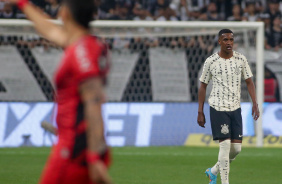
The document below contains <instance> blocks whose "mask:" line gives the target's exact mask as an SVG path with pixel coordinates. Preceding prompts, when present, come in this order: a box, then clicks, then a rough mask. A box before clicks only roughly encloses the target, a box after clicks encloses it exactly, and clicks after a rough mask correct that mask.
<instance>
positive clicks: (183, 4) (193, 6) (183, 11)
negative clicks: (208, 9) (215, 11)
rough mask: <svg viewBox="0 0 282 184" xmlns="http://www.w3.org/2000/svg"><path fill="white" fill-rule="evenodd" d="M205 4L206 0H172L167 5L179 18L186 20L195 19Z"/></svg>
mask: <svg viewBox="0 0 282 184" xmlns="http://www.w3.org/2000/svg"><path fill="white" fill-rule="evenodd" d="M207 4H208V3H207V2H206V0H172V1H171V3H170V5H169V6H170V8H171V9H172V10H174V11H175V12H176V15H177V16H178V17H179V19H180V20H182V21H187V20H197V19H198V18H199V16H200V15H201V10H202V9H204V8H205V6H206V5H207Z"/></svg>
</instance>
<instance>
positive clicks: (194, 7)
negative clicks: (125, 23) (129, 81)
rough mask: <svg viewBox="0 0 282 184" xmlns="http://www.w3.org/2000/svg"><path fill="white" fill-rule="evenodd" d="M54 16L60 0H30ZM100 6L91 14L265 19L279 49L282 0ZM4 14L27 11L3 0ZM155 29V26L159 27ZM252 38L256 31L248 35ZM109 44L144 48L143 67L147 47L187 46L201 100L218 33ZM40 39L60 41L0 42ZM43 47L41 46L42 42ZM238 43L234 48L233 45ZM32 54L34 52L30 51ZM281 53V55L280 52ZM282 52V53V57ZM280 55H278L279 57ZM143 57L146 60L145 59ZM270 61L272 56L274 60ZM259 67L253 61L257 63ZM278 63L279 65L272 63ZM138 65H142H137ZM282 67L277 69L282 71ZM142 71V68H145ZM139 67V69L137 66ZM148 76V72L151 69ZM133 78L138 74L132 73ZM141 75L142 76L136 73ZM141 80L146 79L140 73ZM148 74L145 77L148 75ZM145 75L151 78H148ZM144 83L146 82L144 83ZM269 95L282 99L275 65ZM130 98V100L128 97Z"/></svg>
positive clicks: (131, 1) (116, 0)
mask: <svg viewBox="0 0 282 184" xmlns="http://www.w3.org/2000/svg"><path fill="white" fill-rule="evenodd" d="M30 1H32V3H33V4H35V5H36V6H38V7H39V8H41V9H42V10H43V11H44V12H45V13H46V15H47V16H49V17H50V18H52V19H57V18H58V12H59V9H60V6H61V1H62V0H30ZM94 1H95V3H96V5H97V10H96V11H95V13H94V14H93V20H94V19H95V20H133V21H152V20H155V21H250V22H254V21H263V22H264V23H265V49H266V50H268V51H269V52H273V53H276V54H279V55H280V52H279V50H281V49H282V22H281V21H282V0H94ZM0 18H1V19H25V18H26V17H25V15H24V14H23V13H22V12H21V11H20V10H19V9H17V7H16V6H12V5H11V4H9V3H6V2H5V0H0ZM155 31H156V30H155ZM249 36H250V38H251V39H253V37H252V35H249ZM108 42H109V45H110V48H112V49H114V50H120V49H123V48H129V49H130V50H131V51H137V52H139V51H142V52H141V53H142V54H141V55H140V62H138V63H139V64H140V63H141V64H142V63H143V65H144V66H143V65H142V66H140V68H144V67H145V68H146V67H148V66H147V65H148V62H147V61H148V58H147V55H148V54H147V53H146V52H147V49H146V48H147V47H155V46H157V45H159V46H165V47H169V48H175V47H182V48H185V53H186V58H187V69H188V73H189V79H190V80H189V81H190V82H189V83H190V93H191V99H192V101H196V100H197V94H198V93H197V87H195V86H197V85H196V84H197V82H198V78H197V77H198V73H199V71H200V69H201V67H202V65H203V62H204V60H205V58H206V57H208V56H209V55H210V54H212V53H213V51H214V49H215V48H216V47H217V46H218V45H217V37H216V35H214V34H213V35H206V36H194V37H178V38H174V37H168V38H158V39H149V38H145V39H140V38H134V39H132V38H130V39H128V38H121V37H118V38H114V39H109V40H108ZM7 43H8V44H10V43H12V44H15V43H16V44H17V45H18V47H19V48H27V47H22V46H19V45H28V46H29V47H30V48H33V47H35V46H38V45H41V46H43V47H42V48H43V51H48V49H49V48H50V47H56V46H55V45H53V44H52V43H49V42H48V41H46V40H45V39H42V38H27V39H24V38H16V37H11V36H8V37H7V36H0V45H2V44H7ZM40 48H41V47H40ZM234 49H235V48H234ZM30 55H31V54H30ZM280 56H281V57H282V55H280ZM280 56H279V57H280ZM279 60H280V59H279ZM141 61H142V62H141ZM271 61H272V60H271ZM254 67H255V66H254ZM274 68H276V67H274ZM137 69H138V67H137ZM281 71H282V70H280V69H279V70H278V72H281ZM143 72H144V71H143ZM137 73H138V72H137ZM148 76H149V74H148ZM133 78H134V76H133ZM136 78H138V76H137V77H136ZM142 80H143V79H142ZM144 80H145V79H144ZM146 80H147V79H146ZM145 86H146V85H145ZM265 86H266V88H265V89H267V90H268V91H267V90H266V91H265V96H266V97H269V98H266V99H265V101H269V102H275V101H280V95H279V94H280V91H281V89H280V90H279V85H278V81H277V78H276V74H274V73H273V71H272V69H267V68H266V72H265ZM0 91H1V90H0ZM125 101H126V100H125ZM129 101H130V100H129Z"/></svg>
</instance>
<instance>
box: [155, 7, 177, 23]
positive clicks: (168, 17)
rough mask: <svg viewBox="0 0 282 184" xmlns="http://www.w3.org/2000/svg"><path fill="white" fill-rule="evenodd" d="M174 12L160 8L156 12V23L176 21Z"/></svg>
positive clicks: (167, 8) (166, 8)
mask: <svg viewBox="0 0 282 184" xmlns="http://www.w3.org/2000/svg"><path fill="white" fill-rule="evenodd" d="M175 15H176V14H175V12H174V11H173V10H172V9H171V8H169V7H161V8H159V10H158V18H157V19H156V21H178V19H177V17H176V16H175Z"/></svg>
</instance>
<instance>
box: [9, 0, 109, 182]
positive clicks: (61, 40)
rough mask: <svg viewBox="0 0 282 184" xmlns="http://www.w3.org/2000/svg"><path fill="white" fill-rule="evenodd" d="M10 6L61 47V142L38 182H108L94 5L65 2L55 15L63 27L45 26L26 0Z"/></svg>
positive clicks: (102, 58)
mask: <svg viewBox="0 0 282 184" xmlns="http://www.w3.org/2000/svg"><path fill="white" fill-rule="evenodd" d="M8 1H10V2H13V3H16V4H17V5H18V7H19V8H20V9H21V10H22V11H23V12H24V13H25V14H26V15H27V17H28V18H29V19H30V20H31V21H32V22H33V23H34V26H35V28H36V29H37V30H38V31H39V33H40V34H41V35H42V36H43V37H45V38H46V39H48V40H50V41H51V42H54V43H56V44H57V45H59V46H61V47H63V48H65V52H64V56H63V59H62V61H61V63H60V66H59V68H58V70H57V72H56V75H55V85H56V102H57V104H58V114H57V125H58V132H57V133H58V136H59V140H58V143H57V145H56V146H55V147H54V148H53V150H52V153H51V156H50V158H49V161H48V163H47V165H46V167H45V170H44V173H43V175H42V177H41V181H40V183H41V184H110V183H112V182H111V178H110V176H109V175H108V171H107V166H108V165H109V150H108V149H107V146H106V143H105V138H104V125H103V119H102V114H101V105H102V103H103V102H104V99H105V97H104V91H103V86H104V81H105V77H106V73H107V70H108V64H107V56H108V54H107V49H106V46H105V45H103V44H102V43H100V42H99V41H98V40H97V39H96V38H95V37H93V36H91V35H90V33H89V22H90V21H91V20H92V17H93V10H94V1H93V0H64V1H63V4H62V7H61V8H60V12H59V17H60V18H61V19H62V21H63V26H62V27H61V26H58V25H55V24H53V23H51V22H49V21H48V20H47V19H46V17H45V16H44V15H43V13H42V12H41V11H40V10H39V9H38V8H36V7H34V6H33V5H31V4H30V3H29V2H28V1H27V0H8Z"/></svg>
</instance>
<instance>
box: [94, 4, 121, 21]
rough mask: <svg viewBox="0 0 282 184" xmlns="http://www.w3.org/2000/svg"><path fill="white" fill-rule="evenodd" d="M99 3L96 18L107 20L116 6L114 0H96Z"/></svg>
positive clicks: (112, 14)
mask: <svg viewBox="0 0 282 184" xmlns="http://www.w3.org/2000/svg"><path fill="white" fill-rule="evenodd" d="M96 1H97V2H96V3H98V4H99V7H98V10H97V14H96V19H101V20H107V19H110V18H111V17H112V16H114V11H115V8H116V1H115V0H96Z"/></svg>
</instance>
